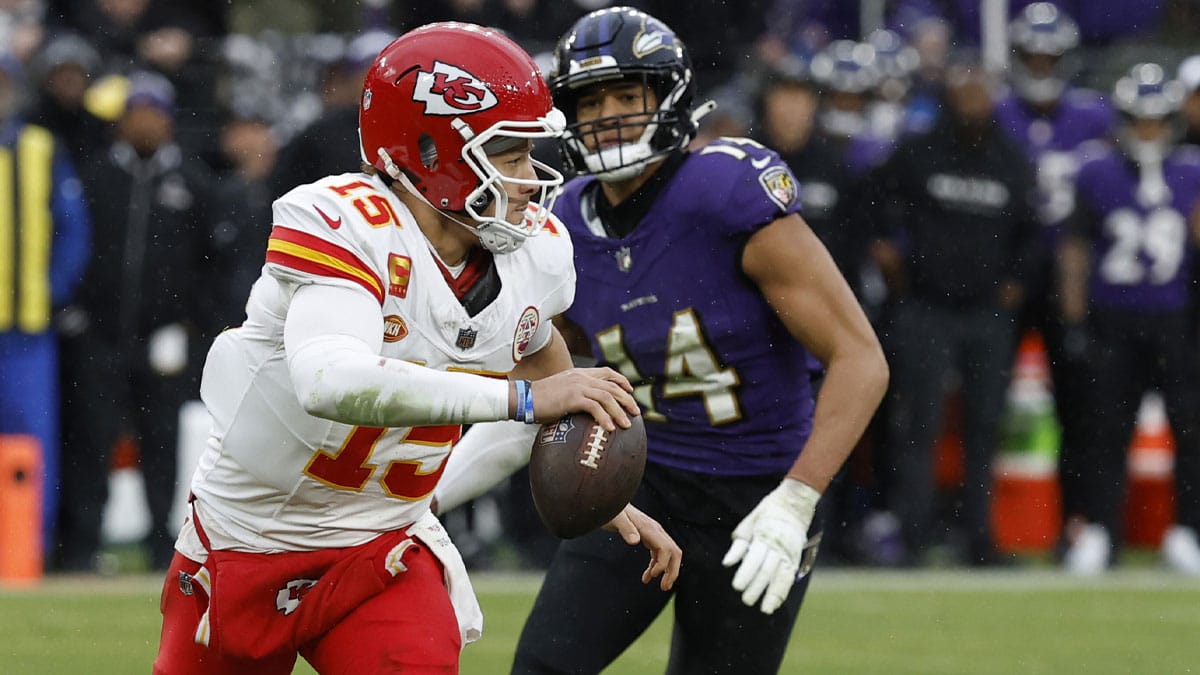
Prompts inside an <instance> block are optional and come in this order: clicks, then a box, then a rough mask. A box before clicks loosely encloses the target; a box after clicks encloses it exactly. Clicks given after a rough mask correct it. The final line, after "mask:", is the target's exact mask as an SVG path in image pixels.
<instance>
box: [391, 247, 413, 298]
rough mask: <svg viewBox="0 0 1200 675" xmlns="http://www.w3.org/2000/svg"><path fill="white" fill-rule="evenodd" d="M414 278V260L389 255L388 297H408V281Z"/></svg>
mask: <svg viewBox="0 0 1200 675" xmlns="http://www.w3.org/2000/svg"><path fill="white" fill-rule="evenodd" d="M411 276H412V258H410V257H408V256H406V255H397V254H395V253H389V254H388V295H394V296H396V297H397V298H404V297H407V296H408V280H409V278H410V277H411Z"/></svg>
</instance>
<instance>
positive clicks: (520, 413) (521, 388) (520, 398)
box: [512, 380, 529, 422]
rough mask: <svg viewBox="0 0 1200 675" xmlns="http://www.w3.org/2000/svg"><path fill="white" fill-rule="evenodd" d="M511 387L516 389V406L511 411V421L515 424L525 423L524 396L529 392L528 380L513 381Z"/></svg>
mask: <svg viewBox="0 0 1200 675" xmlns="http://www.w3.org/2000/svg"><path fill="white" fill-rule="evenodd" d="M513 386H514V387H516V389H517V406H516V409H514V410H513V417H512V418H513V420H515V421H517V422H523V421H525V396H526V395H527V393H528V391H529V380H513Z"/></svg>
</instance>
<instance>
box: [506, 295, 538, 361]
mask: <svg viewBox="0 0 1200 675" xmlns="http://www.w3.org/2000/svg"><path fill="white" fill-rule="evenodd" d="M539 320H540V317H539V315H538V311H537V308H536V307H526V308H525V311H524V312H521V318H520V319H519V320H518V321H517V330H516V332H515V333H513V352H512V357H513V363H517V362H519V361H520V360H521V359H522V358H524V357H525V350H527V349H529V343H530V342H533V335H534V333H536V332H537V329H538V322H539Z"/></svg>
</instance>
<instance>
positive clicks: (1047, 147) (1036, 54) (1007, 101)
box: [996, 2, 1115, 547]
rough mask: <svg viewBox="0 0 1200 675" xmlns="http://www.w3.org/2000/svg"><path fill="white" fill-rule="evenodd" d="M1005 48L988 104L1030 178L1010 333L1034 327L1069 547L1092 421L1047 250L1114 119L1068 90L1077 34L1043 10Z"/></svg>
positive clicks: (1100, 102)
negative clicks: (1078, 175) (1055, 427)
mask: <svg viewBox="0 0 1200 675" xmlns="http://www.w3.org/2000/svg"><path fill="white" fill-rule="evenodd" d="M1009 39H1010V41H1011V42H1012V45H1013V51H1012V66H1011V68H1010V69H1009V76H1008V80H1009V85H1010V87H1009V88H1010V90H1009V92H1008V93H1006V94H1005V95H1004V96H1002V97H1001V98H1000V100H999V101H998V102H997V103H996V120H997V121H998V122H999V124H1000V128H1001V129H1003V130H1004V131H1005V133H1007V134H1008V136H1009V138H1011V139H1012V140H1013V142H1014V143H1016V144H1017V145H1018V146H1020V147H1021V148H1022V149H1023V150H1024V151H1025V154H1026V156H1027V157H1029V160H1030V161H1031V162H1033V164H1034V168H1035V171H1036V172H1037V214H1038V225H1039V226H1040V227H1039V228H1038V231H1037V233H1036V237H1037V242H1038V250H1037V252H1038V258H1037V262H1036V264H1034V265H1033V266H1031V275H1030V278H1029V280H1028V290H1027V292H1026V294H1025V296H1026V298H1027V300H1028V302H1027V303H1026V304H1025V306H1024V308H1023V309H1022V311H1021V314H1020V316H1019V317H1018V322H1017V330H1018V331H1024V330H1027V329H1030V328H1034V329H1037V330H1038V331H1040V332H1041V334H1042V336H1043V338H1044V339H1045V344H1046V348H1047V352H1048V353H1047V357H1048V359H1049V363H1050V375H1051V378H1052V380H1053V385H1054V407H1055V413H1056V414H1057V416H1058V421H1059V424H1060V426H1061V428H1062V435H1061V438H1062V441H1061V447H1060V449H1059V463H1058V480H1059V485H1060V487H1061V490H1062V515H1063V523H1064V524H1065V527H1064V528H1063V533H1062V534H1063V536H1062V537H1061V541H1060V545H1061V546H1063V547H1065V546H1066V545H1067V544H1069V540H1070V537H1071V535H1072V533H1073V531H1074V530H1075V529H1076V525H1077V523H1076V521H1077V520H1078V519H1079V518H1080V517H1081V510H1082V505H1081V501H1082V500H1083V496H1082V492H1083V490H1084V486H1083V485H1082V484H1081V478H1080V475H1081V474H1082V473H1084V472H1086V471H1087V466H1088V461H1087V459H1086V455H1085V454H1084V453H1086V452H1087V448H1088V446H1087V443H1086V441H1085V440H1084V436H1085V435H1086V434H1087V429H1088V427H1089V426H1090V425H1091V422H1092V410H1091V409H1090V408H1089V407H1088V406H1087V404H1086V401H1087V390H1088V389H1089V388H1091V386H1092V384H1091V383H1090V382H1089V380H1088V374H1087V364H1086V363H1083V362H1082V361H1081V359H1080V358H1078V357H1079V356H1080V355H1081V354H1080V352H1079V350H1078V349H1075V348H1074V347H1075V345H1076V344H1077V343H1078V339H1077V337H1078V336H1072V335H1068V332H1067V331H1066V330H1064V326H1063V323H1062V320H1061V318H1062V317H1061V314H1060V312H1059V309H1058V306H1059V303H1058V302H1057V300H1056V294H1057V292H1058V288H1057V283H1056V280H1055V269H1056V267H1057V263H1056V257H1055V255H1054V251H1055V249H1056V248H1057V246H1058V243H1059V240H1060V239H1061V238H1062V236H1063V227H1064V222H1065V220H1066V218H1067V216H1068V215H1070V213H1071V210H1072V208H1073V204H1072V200H1073V199H1074V193H1073V191H1072V189H1073V183H1074V179H1075V172H1076V171H1078V170H1079V163H1080V161H1081V157H1080V155H1079V153H1078V148H1079V147H1080V146H1081V145H1082V144H1084V143H1085V142H1087V141H1090V140H1096V139H1104V138H1108V136H1109V134H1110V133H1111V131H1112V127H1113V123H1114V122H1115V116H1114V114H1113V111H1112V108H1111V106H1110V105H1109V104H1108V103H1107V102H1105V100H1104V98H1103V97H1102V96H1100V94H1099V93H1098V92H1095V91H1091V90H1088V89H1083V88H1080V87H1075V86H1072V84H1071V80H1072V78H1073V77H1075V75H1076V74H1077V73H1078V72H1079V67H1080V56H1079V54H1078V51H1079V50H1078V47H1079V28H1078V26H1077V25H1076V24H1075V21H1074V20H1072V19H1071V17H1069V16H1067V15H1066V13H1065V12H1063V11H1062V10H1061V9H1059V8H1058V7H1055V6H1054V5H1052V4H1050V3H1048V2H1037V3H1033V4H1031V5H1028V6H1027V7H1025V9H1024V10H1022V12H1021V13H1020V14H1019V15H1018V16H1017V17H1016V18H1015V19H1013V21H1012V22H1011V23H1010V24H1009Z"/></svg>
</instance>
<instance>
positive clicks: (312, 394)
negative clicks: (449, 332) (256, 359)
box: [288, 335, 512, 427]
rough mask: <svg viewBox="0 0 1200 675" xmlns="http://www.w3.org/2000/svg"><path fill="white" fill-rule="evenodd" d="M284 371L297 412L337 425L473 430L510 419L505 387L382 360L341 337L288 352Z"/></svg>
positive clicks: (483, 379)
mask: <svg viewBox="0 0 1200 675" xmlns="http://www.w3.org/2000/svg"><path fill="white" fill-rule="evenodd" d="M288 366H289V370H290V372H291V376H292V383H293V385H294V386H295V389H296V396H297V398H298V399H299V401H300V404H301V405H302V406H303V407H304V410H305V411H306V412H308V413H309V414H310V415H314V416H316V417H322V418H325V419H330V420H334V421H336V422H342V423H344V424H357V425H362V426H375V427H406V426H426V425H434V424H473V423H476V422H491V421H496V420H503V419H508V418H509V417H510V416H511V406H510V402H509V401H510V392H511V389H512V385H511V384H510V383H509V382H508V381H507V380H496V379H492V378H486V377H481V376H478V375H470V374H467V373H447V372H442V371H437V370H433V369H431V368H425V367H422V366H418V365H415V364H411V363H407V362H404V361H399V360H396V359H388V358H384V357H381V356H379V355H378V354H375V353H372V351H371V350H370V348H369V347H368V346H367V345H366V344H365V343H362V342H361V341H358V340H356V339H355V338H353V337H349V336H345V335H325V336H319V337H315V338H312V339H309V340H307V341H306V342H304V343H303V344H300V345H298V346H297V347H296V348H295V349H289V351H288Z"/></svg>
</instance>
